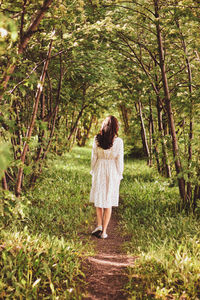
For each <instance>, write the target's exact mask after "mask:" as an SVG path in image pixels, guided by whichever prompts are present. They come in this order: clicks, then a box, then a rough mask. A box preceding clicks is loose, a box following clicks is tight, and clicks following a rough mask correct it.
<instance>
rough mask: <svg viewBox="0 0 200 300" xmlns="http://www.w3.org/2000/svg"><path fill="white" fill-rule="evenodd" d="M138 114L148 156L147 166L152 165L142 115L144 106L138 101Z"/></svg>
mask: <svg viewBox="0 0 200 300" xmlns="http://www.w3.org/2000/svg"><path fill="white" fill-rule="evenodd" d="M138 113H139V118H140V124H141V136H142V142H143V147H144V151H145V153H146V155H147V158H148V160H147V164H148V165H149V164H150V152H149V146H148V142H147V135H146V130H145V125H144V120H143V115H142V104H141V101H140V100H139V101H138Z"/></svg>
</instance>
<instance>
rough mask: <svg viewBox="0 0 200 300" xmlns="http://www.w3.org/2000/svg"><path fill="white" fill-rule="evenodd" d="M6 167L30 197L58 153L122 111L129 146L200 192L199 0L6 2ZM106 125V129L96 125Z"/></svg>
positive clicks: (190, 199)
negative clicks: (47, 161) (46, 165)
mask: <svg viewBox="0 0 200 300" xmlns="http://www.w3.org/2000/svg"><path fill="white" fill-rule="evenodd" d="M0 14H1V19H0V47H1V48H0V53H1V59H0V60H1V85H0V98H1V103H0V123H1V127H0V139H1V146H0V147H1V148H0V153H1V158H0V169H1V177H2V186H3V188H4V189H5V190H10V191H15V193H16V195H17V196H20V194H21V191H22V189H26V187H27V186H29V185H30V184H31V185H32V184H34V182H35V180H36V178H37V177H38V176H39V174H40V172H41V171H42V166H43V164H44V163H45V158H46V156H47V154H48V153H49V151H53V152H56V153H57V154H61V153H62V152H63V151H65V150H66V149H67V150H70V149H71V147H72V146H73V145H74V144H75V143H78V145H79V146H84V145H85V143H86V141H87V140H88V138H89V137H90V136H91V132H93V130H94V128H96V127H95V126H97V124H98V120H99V119H101V117H102V116H103V115H104V114H110V113H113V114H117V115H119V116H120V119H121V123H122V128H123V134H124V139H125V145H126V153H127V154H128V153H129V154H134V155H145V156H146V157H147V162H148V164H149V166H151V167H152V166H156V167H157V169H158V171H159V172H160V173H161V174H163V175H164V176H167V177H172V181H173V184H176V182H177V183H178V186H179V191H180V198H181V201H180V203H181V206H183V207H184V208H187V209H190V208H192V209H193V210H195V209H196V207H197V201H198V199H199V197H200V189H199V176H200V168H199V138H198V136H199V130H200V127H199V122H198V117H199V112H200V109H199V94H200V89H199V64H200V59H199V51H200V36H199V20H200V18H199V16H200V7H199V1H192V0H183V1H179V0H167V1H162V0H151V1H145V0H137V1H135V0H130V1H121V0H118V1H117V0H109V1H104V0H86V1H82V0H77V1H74V2H71V1H69V0H65V1H53V0H44V1H34V0H17V1H15V2H14V3H13V1H11V0H10V1H4V0H2V1H1V8H0ZM95 130H96V129H95Z"/></svg>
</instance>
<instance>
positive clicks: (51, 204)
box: [0, 147, 200, 300]
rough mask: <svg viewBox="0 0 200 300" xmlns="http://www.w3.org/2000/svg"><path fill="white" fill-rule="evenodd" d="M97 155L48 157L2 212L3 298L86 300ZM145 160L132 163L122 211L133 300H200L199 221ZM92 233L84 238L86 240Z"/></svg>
mask: <svg viewBox="0 0 200 300" xmlns="http://www.w3.org/2000/svg"><path fill="white" fill-rule="evenodd" d="M90 156H91V149H88V148H77V147H76V148H74V149H73V151H72V152H70V153H66V154H64V155H62V156H61V157H60V156H59V157H55V156H52V157H49V160H48V164H47V167H46V169H44V172H43V174H42V176H41V177H40V178H39V179H38V181H37V183H36V186H35V188H34V189H32V190H27V191H26V193H25V194H24V195H23V197H22V198H20V199H16V198H15V197H14V196H13V195H12V194H10V193H5V194H4V195H2V196H3V198H4V203H2V205H1V207H0V213H1V219H0V228H1V231H0V270H1V272H0V298H3V299H59V300H60V299H81V298H82V291H83V286H84V282H85V280H86V279H85V277H84V274H83V273H82V267H81V262H82V260H83V259H84V257H85V256H86V255H88V254H91V253H93V251H94V250H93V245H92V243H91V240H90V238H89V235H87V232H89V226H90V224H91V223H93V220H94V209H93V205H91V204H89V192H90V187H91V176H90V174H89V171H90ZM170 186H171V184H170V182H168V181H167V180H166V179H163V178H161V177H159V176H158V174H157V172H156V171H155V169H150V168H148V167H147V166H146V163H145V162H144V161H142V160H131V159H129V160H126V164H125V172H124V180H123V181H122V184H121V189H120V194H121V200H120V206H119V209H118V212H119V217H120V219H121V221H120V222H121V226H122V227H123V230H124V232H125V234H127V233H128V234H129V235H130V236H131V239H130V241H129V242H127V243H125V244H124V248H125V250H126V251H127V252H128V253H129V254H131V255H133V256H136V257H137V259H136V263H135V266H134V267H133V268H129V269H128V274H127V276H128V284H127V286H126V289H127V290H128V292H129V294H130V299H141V300H143V299H181V296H183V297H182V299H192V300H196V299H200V271H199V270H200V231H199V229H200V221H199V220H198V219H197V217H196V216H194V215H189V216H187V215H186V214H184V212H181V213H180V211H179V202H180V199H179V193H178V189H177V187H170ZM85 233H86V234H85Z"/></svg>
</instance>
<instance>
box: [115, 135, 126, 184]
mask: <svg viewBox="0 0 200 300" xmlns="http://www.w3.org/2000/svg"><path fill="white" fill-rule="evenodd" d="M118 148H119V149H118V155H117V158H116V164H117V171H118V173H119V176H120V180H121V179H122V178H123V175H122V174H123V171H124V143H123V140H122V139H120V140H119V145H118Z"/></svg>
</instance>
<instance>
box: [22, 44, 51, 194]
mask: <svg viewBox="0 0 200 300" xmlns="http://www.w3.org/2000/svg"><path fill="white" fill-rule="evenodd" d="M51 50H52V41H51V42H50V44H49V50H48V54H47V60H46V61H45V63H44V67H43V71H42V75H41V77H40V81H39V83H38V89H37V93H36V96H35V103H34V107H33V113H32V118H31V121H30V125H29V128H28V130H27V134H26V138H27V141H28V140H30V137H31V135H32V131H33V128H34V125H35V119H36V116H37V111H38V104H39V100H40V96H41V93H42V89H43V85H44V81H45V76H46V71H47V68H48V64H49V59H50V56H51ZM27 141H26V142H25V143H24V147H23V151H22V154H21V161H22V164H24V162H25V158H26V153H27V150H28V143H27ZM22 175H23V166H21V167H19V170H18V176H17V183H16V195H17V196H19V195H20V193H21V184H22Z"/></svg>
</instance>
